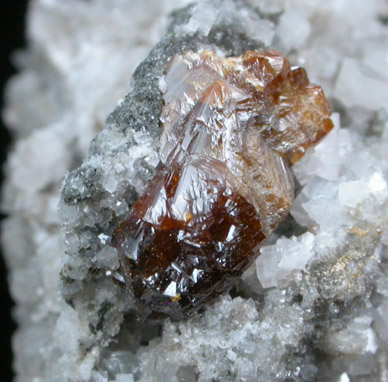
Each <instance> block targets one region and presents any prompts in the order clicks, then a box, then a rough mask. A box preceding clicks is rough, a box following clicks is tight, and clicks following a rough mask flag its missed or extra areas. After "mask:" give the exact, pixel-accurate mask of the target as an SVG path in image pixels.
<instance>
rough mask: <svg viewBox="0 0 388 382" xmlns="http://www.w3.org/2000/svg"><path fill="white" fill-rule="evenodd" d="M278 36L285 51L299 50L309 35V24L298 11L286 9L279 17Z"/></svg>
mask: <svg viewBox="0 0 388 382" xmlns="http://www.w3.org/2000/svg"><path fill="white" fill-rule="evenodd" d="M277 33H278V36H279V38H280V40H281V42H282V45H283V47H284V49H285V50H286V51H290V50H291V49H293V48H299V47H300V46H302V45H303V44H304V42H305V41H306V39H307V38H308V36H309V34H310V23H309V21H308V20H307V19H306V17H304V15H303V13H302V11H301V10H300V9H296V8H294V7H292V8H289V9H287V10H286V11H285V12H284V13H283V14H282V15H281V17H280V22H279V25H278V28H277Z"/></svg>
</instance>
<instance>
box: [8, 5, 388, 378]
mask: <svg viewBox="0 0 388 382" xmlns="http://www.w3.org/2000/svg"><path fill="white" fill-rule="evenodd" d="M187 4H188V1H186V0H179V1H178V0H175V1H172V0H163V1H157V0H143V1H131V0H91V1H83V0H36V1H32V2H31V4H30V9H29V15H28V37H29V41H30V44H29V47H28V49H27V51H26V52H24V53H23V55H22V58H21V59H19V61H20V73H19V74H18V75H17V76H15V77H14V78H12V79H11V80H10V82H9V85H8V88H7V90H6V98H7V103H6V106H5V109H4V117H5V120H6V122H7V124H8V125H9V127H10V129H12V131H14V132H15V134H16V142H15V146H14V149H13V150H12V152H11V153H10V155H9V159H8V162H7V164H6V172H7V174H8V179H7V181H6V183H5V185H4V188H3V193H2V210H3V211H4V212H5V213H7V214H8V217H7V219H6V220H5V221H4V222H3V225H2V246H3V249H4V252H5V259H6V262H7V264H8V269H9V279H10V290H11V293H12V296H13V298H14V300H15V301H16V309H15V319H16V320H17V322H18V329H17V332H16V333H15V335H14V340H13V342H14V353H15V363H14V367H15V372H16V379H15V380H16V381H17V382H25V381H49V382H65V381H66V382H67V381H69V382H89V381H91V382H97V381H98V382H135V381H137V382H138V381H141V382H153V381H155V382H160V381H166V382H170V381H171V382H183V381H185V382H189V381H190V382H194V381H199V382H205V381H206V382H211V381H226V382H229V381H230V382H232V381H249V382H250V381H252V382H253V381H259V382H283V381H295V382H313V381H319V382H323V381H330V382H337V381H338V382H346V381H347V382H349V381H351V382H365V381H368V382H370V381H386V380H387V368H388V367H387V359H388V354H387V353H388V337H387V332H388V330H387V325H388V318H387V317H388V283H387V277H388V265H387V264H388V261H387V260H388V234H387V232H388V228H387V216H388V208H387V206H388V187H387V176H388V155H387V152H388V141H387V137H388V109H387V107H388V104H387V100H388V93H387V91H388V90H387V89H388V86H387V83H388V79H387V73H388V72H387V70H386V68H387V53H386V52H387V41H388V27H387V25H386V22H385V21H384V20H386V17H387V15H388V4H387V3H386V2H385V1H383V0H370V1H368V2H367V3H366V2H365V1H364V0H328V1H324V2H322V1H321V2H318V1H311V0H276V1H268V0H247V1H242V0H241V1H240V0H236V1H232V0H224V1H221V0H217V1H210V3H208V2H205V1H202V2H201V1H200V2H199V3H198V4H197V5H194V6H189V8H187V9H186V10H180V11H178V12H175V13H174V15H173V16H172V19H171V20H172V21H173V25H170V26H168V25H169V22H168V14H169V12H171V11H172V10H173V9H175V8H180V7H184V6H186V5H187ZM167 29H168V34H167V36H166V37H164V38H163V39H162V37H163V36H164V35H165V33H166V30H167ZM161 39H162V40H161ZM159 40H161V43H160V44H159V45H158V46H157V47H156V48H155V49H154V50H153V51H152V52H151V54H150V55H149V56H148V58H147V60H146V61H145V62H144V63H143V64H142V65H141V66H140V67H139V69H138V70H137V71H136V72H135V74H134V77H133V79H132V81H130V78H131V75H132V73H133V72H134V70H135V68H136V66H137V65H138V64H139V63H140V62H141V61H142V60H143V59H145V58H146V57H147V55H148V53H149V51H150V49H151V48H152V47H153V46H154V45H155V44H156V43H157V42H158V41H159ZM264 47H273V48H277V49H280V50H282V52H283V53H285V54H288V55H289V58H290V60H291V62H292V64H293V65H302V66H304V67H306V69H307V72H308V73H309V76H310V80H311V81H313V82H317V83H318V84H320V85H322V86H323V87H324V90H325V93H326V95H327V96H328V98H329V100H330V101H331V103H332V106H333V110H334V112H335V114H334V115H333V121H334V123H335V129H334V130H333V131H332V132H331V133H330V134H329V136H328V137H327V139H325V140H324V141H322V142H321V143H320V144H319V145H318V146H317V147H316V148H315V149H314V150H312V151H311V152H310V153H309V154H308V155H306V156H305V158H304V159H303V160H302V161H301V162H300V163H298V165H297V166H295V174H296V177H297V180H298V183H299V185H300V186H298V189H297V197H296V200H295V203H294V205H293V208H292V212H291V215H292V218H290V219H288V221H287V222H286V223H285V224H284V225H283V227H281V228H280V229H279V230H278V231H277V232H276V234H275V235H274V237H272V238H271V239H270V240H269V242H268V243H267V244H266V246H265V247H264V248H262V250H261V251H262V254H261V256H260V257H259V258H258V259H257V262H256V264H254V265H253V267H252V268H251V269H249V270H248V271H247V272H246V274H245V275H244V277H243V279H242V282H241V284H240V285H238V286H237V287H236V288H235V290H234V291H233V293H232V295H233V297H231V296H229V295H226V296H223V297H222V298H220V299H219V300H218V301H217V302H216V303H215V304H213V305H211V306H209V307H208V308H207V309H206V310H205V312H203V313H201V314H198V315H197V316H196V317H194V318H192V319H190V320H188V321H183V322H171V321H169V320H167V321H165V322H164V323H162V324H159V325H156V324H152V323H143V322H137V321H136V320H135V319H134V314H133V310H132V308H133V307H132V302H131V301H130V299H129V298H128V294H127V292H126V291H125V290H124V289H123V288H122V287H120V286H119V285H118V283H117V282H114V281H113V279H112V274H114V272H115V271H116V270H117V268H118V258H117V251H116V250H115V249H114V248H113V247H112V246H111V245H110V239H111V235H112V230H113V229H114V228H115V224H116V223H115V222H117V221H120V219H123V218H124V217H125V216H127V215H128V212H129V210H130V208H131V206H132V204H133V202H134V201H135V200H136V198H137V197H138V195H139V194H141V193H142V192H143V190H144V189H145V187H146V185H147V184H148V182H149V180H150V179H151V178H152V176H153V174H154V172H155V168H156V166H157V165H158V162H159V158H158V145H159V130H158V126H159V122H158V118H159V113H160V109H161V95H160V87H163V83H162V82H161V81H160V78H161V77H162V75H163V70H164V63H165V61H166V59H167V58H168V57H169V56H171V55H173V54H174V53H176V51H177V50H179V49H182V50H185V49H186V50H190V49H192V50H199V49H205V48H208V49H212V50H215V51H216V52H217V54H220V55H239V54H241V53H243V51H244V50H247V49H260V48H264ZM130 90H131V91H132V93H130V95H129V96H128V97H125V98H122V97H124V96H125V94H126V93H128V91H130ZM116 104H117V105H118V106H117V108H116V110H115V111H114V112H113V113H112V114H111V115H110V117H109V118H108V121H107V122H105V119H106V117H107V115H108V114H109V113H110V112H111V111H112V110H113V109H114V107H115V105H116ZM97 134H98V135H97ZM96 135H97V137H96V138H95V139H94V140H93V142H92V144H91V149H90V151H89V155H88V154H87V150H88V147H89V145H90V142H91V140H92V139H93V138H94V137H95V136H96ZM81 163H83V164H82V166H81V167H79V166H80V165H81ZM71 170H73V171H72V172H71V173H70V175H69V176H67V178H66V180H65V181H64V182H63V179H64V177H65V175H66V172H68V171H71ZM62 182H63V184H62ZM61 184H62V186H63V192H62V196H60V189H61ZM58 203H59V204H60V218H58V216H57V205H58ZM63 224H64V233H63V234H61V227H62V225H63ZM166 293H167V294H169V295H173V294H174V285H170V286H169V287H168V288H167V290H166ZM236 295H238V297H237V296H236Z"/></svg>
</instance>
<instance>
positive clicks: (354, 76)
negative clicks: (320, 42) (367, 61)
mask: <svg viewBox="0 0 388 382" xmlns="http://www.w3.org/2000/svg"><path fill="white" fill-rule="evenodd" d="M334 95H335V96H336V98H337V99H338V100H340V101H341V102H343V103H344V104H345V106H347V107H352V106H363V107H365V108H367V109H371V110H376V109H379V108H381V107H388V73H386V74H385V76H382V74H381V73H378V72H376V71H375V70H374V69H373V68H370V67H368V66H366V65H363V64H362V63H361V62H359V61H356V60H354V59H350V58H347V59H345V60H344V62H343V63H342V66H341V70H340V72H339V74H338V78H337V81H336V85H335V90H334Z"/></svg>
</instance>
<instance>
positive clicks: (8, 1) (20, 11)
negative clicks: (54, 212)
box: [0, 0, 27, 382]
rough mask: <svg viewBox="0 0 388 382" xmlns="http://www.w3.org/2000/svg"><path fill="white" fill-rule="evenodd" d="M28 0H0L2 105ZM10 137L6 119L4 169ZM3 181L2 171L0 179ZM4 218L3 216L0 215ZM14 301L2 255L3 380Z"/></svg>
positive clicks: (1, 132) (8, 370) (1, 144)
mask: <svg viewBox="0 0 388 382" xmlns="http://www.w3.org/2000/svg"><path fill="white" fill-rule="evenodd" d="M26 3H27V1H26V0H0V77H1V83H0V93H1V96H0V97H1V98H0V104H1V108H2V107H3V92H4V84H5V82H6V81H7V79H8V78H9V77H10V76H11V75H12V74H14V73H15V72H16V70H15V68H14V67H13V65H12V63H11V57H10V56H11V53H12V52H13V51H14V50H15V49H19V48H22V47H23V46H24V45H25V39H24V34H25V31H24V29H25V15H26V8H27V6H26ZM10 141H11V137H10V135H9V134H8V132H7V130H6V128H5V126H4V123H3V121H2V120H1V123H0V161H1V169H3V167H4V160H5V158H6V155H7V152H8V151H9V149H10ZM2 181H3V172H2V171H1V174H0V182H2ZM1 218H2V219H3V218H4V215H1ZM12 306H13V303H12V301H11V299H10V296H9V291H8V286H7V271H6V267H5V264H4V260H3V258H2V256H0V350H1V354H0V381H1V382H3V381H4V382H8V381H12V375H13V374H12V351H11V335H12V332H13V331H14V330H15V324H14V323H13V322H12V319H11V309H12Z"/></svg>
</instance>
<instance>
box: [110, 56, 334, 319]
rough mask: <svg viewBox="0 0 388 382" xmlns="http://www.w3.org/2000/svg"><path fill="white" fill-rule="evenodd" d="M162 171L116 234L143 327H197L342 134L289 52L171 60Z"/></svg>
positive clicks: (166, 88)
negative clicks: (313, 160) (297, 166)
mask: <svg viewBox="0 0 388 382" xmlns="http://www.w3.org/2000/svg"><path fill="white" fill-rule="evenodd" d="M160 87H161V89H162V91H163V93H164V107H163V110H162V113H161V116H160V121H161V124H162V126H163V133H162V136H161V148H160V153H159V154H160V165H159V168H158V172H157V174H156V176H155V177H154V179H152V181H151V182H150V184H149V186H148V188H147V190H146V191H145V192H144V194H143V195H141V196H140V197H139V199H138V200H137V201H136V203H135V205H134V206H133V209H132V211H131V215H130V217H129V218H128V220H126V221H124V222H122V223H121V224H120V225H119V226H118V227H117V229H116V230H115V233H114V237H113V243H114V245H115V246H116V248H117V249H118V252H119V254H120V261H121V268H120V271H121V274H122V276H123V278H124V280H125V284H126V287H127V289H128V291H129V293H130V294H131V295H132V296H133V297H134V299H135V301H136V303H137V305H138V311H139V314H140V315H141V316H143V317H149V318H159V317H163V316H166V315H167V316H170V317H171V318H173V319H181V318H185V317H188V316H190V314H192V313H193V312H195V311H197V310H198V309H200V308H201V307H202V306H203V305H204V304H205V303H207V302H209V301H211V300H213V299H214V298H216V297H217V296H218V295H220V294H222V293H224V292H226V291H228V290H229V289H230V288H231V286H232V285H233V282H234V281H235V279H236V278H238V277H239V276H241V274H242V272H243V271H244V270H245V269H246V268H247V267H248V266H249V265H250V264H251V263H252V261H253V260H254V259H255V257H256V256H257V255H258V253H259V251H258V250H259V247H260V245H261V244H262V243H263V241H264V240H265V239H266V238H267V237H268V236H269V235H271V233H272V232H273V231H274V230H275V229H276V227H277V226H278V225H279V223H280V222H282V221H283V220H284V219H285V218H286V216H287V215H288V213H289V210H290V207H291V203H292V201H293V198H294V185H293V177H292V172H291V170H290V167H291V166H292V164H294V163H295V162H297V161H298V160H300V159H301V158H302V157H303V155H304V154H305V152H306V150H307V149H308V148H309V147H311V146H313V145H314V144H316V143H317V142H319V141H320V140H321V139H322V138H323V137H324V136H325V135H326V134H327V133H328V132H329V131H330V130H331V129H332V127H333V124H332V122H331V120H330V118H329V117H330V114H331V110H330V107H329V105H328V102H327V101H326V98H325V96H324V94H323V91H322V89H321V88H320V87H319V86H316V85H313V84H310V82H309V80H308V77H307V75H306V72H305V71H304V69H302V68H291V67H290V63H289V61H288V60H287V59H286V58H285V57H283V56H282V55H281V54H280V53H279V52H277V51H273V50H269V51H261V52H254V51H248V52H246V53H245V54H244V55H242V56H241V57H229V58H223V57H218V56H217V55H216V54H215V53H214V52H212V51H202V52H200V53H194V52H187V53H185V54H182V55H177V56H175V57H171V58H170V60H169V62H168V65H167V68H166V75H165V76H164V78H162V79H161V80H160Z"/></svg>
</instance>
